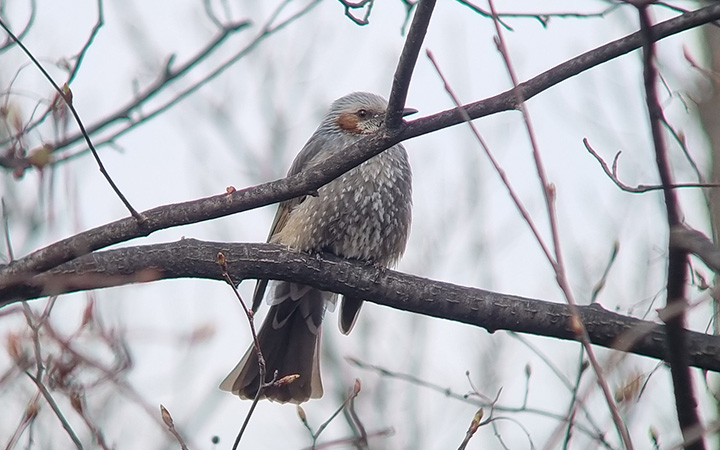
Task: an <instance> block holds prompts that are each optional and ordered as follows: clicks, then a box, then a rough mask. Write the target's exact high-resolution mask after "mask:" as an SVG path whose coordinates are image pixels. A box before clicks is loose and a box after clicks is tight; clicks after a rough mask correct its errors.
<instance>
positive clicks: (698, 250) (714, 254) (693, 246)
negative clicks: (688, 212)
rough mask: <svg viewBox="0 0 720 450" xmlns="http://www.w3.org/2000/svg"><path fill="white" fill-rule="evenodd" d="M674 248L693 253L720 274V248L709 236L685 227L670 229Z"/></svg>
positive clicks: (671, 243)
mask: <svg viewBox="0 0 720 450" xmlns="http://www.w3.org/2000/svg"><path fill="white" fill-rule="evenodd" d="M670 245H671V246H672V248H674V249H677V250H682V251H685V252H687V253H692V254H694V255H696V256H697V257H698V258H700V259H701V260H702V261H703V262H704V263H705V264H707V266H708V267H710V268H711V269H712V270H713V271H714V272H715V273H720V248H719V247H718V246H717V245H715V243H714V242H713V241H712V240H710V238H708V237H707V236H705V235H704V234H703V233H701V232H700V231H697V230H693V229H691V228H688V227H686V226H684V225H681V226H676V227H673V228H671V229H670Z"/></svg>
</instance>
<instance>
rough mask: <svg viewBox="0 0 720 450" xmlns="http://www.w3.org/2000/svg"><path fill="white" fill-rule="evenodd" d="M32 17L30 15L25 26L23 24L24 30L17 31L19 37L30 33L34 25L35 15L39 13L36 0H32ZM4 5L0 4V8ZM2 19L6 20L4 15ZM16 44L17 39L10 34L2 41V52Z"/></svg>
mask: <svg viewBox="0 0 720 450" xmlns="http://www.w3.org/2000/svg"><path fill="white" fill-rule="evenodd" d="M29 3H30V17H28V20H27V22H25V26H23V28H22V30H20V32H18V33H15V34H16V35H17V37H18V38H19V39H23V38H24V37H25V35H27V34H28V32H29V31H30V29H31V28H32V26H33V23H34V22H35V15H36V13H37V3H36V0H30V2H29ZM2 9H4V8H2V6H0V10H2ZM0 20H5V19H4V18H3V17H0ZM14 45H15V41H14V40H13V39H12V38H10V37H9V36H8V37H7V38H5V40H4V41H3V42H2V43H0V53H3V52H4V51H5V50H7V49H9V48H12V47H13V46H14Z"/></svg>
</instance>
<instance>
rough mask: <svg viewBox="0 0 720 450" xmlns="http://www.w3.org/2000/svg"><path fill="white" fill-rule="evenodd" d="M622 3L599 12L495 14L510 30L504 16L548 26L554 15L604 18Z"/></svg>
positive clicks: (481, 11)
mask: <svg viewBox="0 0 720 450" xmlns="http://www.w3.org/2000/svg"><path fill="white" fill-rule="evenodd" d="M457 2H458V3H460V4H461V5H465V6H467V7H468V8H470V10H472V11H473V12H476V13H477V14H479V15H481V16H482V17H485V18H487V19H491V18H493V14H492V13H491V12H490V11H487V10H485V9H483V8H481V7H479V6H477V5H475V4H473V3H471V2H469V1H467V0H457ZM621 5H622V3H615V4H612V5H610V6H608V7H607V8H605V9H603V10H602V11H599V12H592V13H583V12H570V11H568V12H552V13H497V14H495V15H494V17H495V20H497V21H498V22H500V24H501V25H502V26H503V28H505V29H506V30H508V31H514V30H513V28H512V27H511V26H510V25H508V24H507V23H505V22H504V21H503V20H502V18H503V17H509V18H516V19H536V20H537V21H538V22H540V24H541V25H542V26H543V27H547V26H548V23H549V22H550V19H551V18H553V17H557V18H560V19H567V18H574V19H590V18H599V19H602V18H603V17H605V16H606V15H607V14H609V13H610V12H612V11H615V9H616V8H618V7H619V6H621Z"/></svg>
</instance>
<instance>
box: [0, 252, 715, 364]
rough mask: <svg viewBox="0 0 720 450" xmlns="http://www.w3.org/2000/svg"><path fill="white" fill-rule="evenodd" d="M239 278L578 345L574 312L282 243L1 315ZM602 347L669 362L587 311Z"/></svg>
mask: <svg viewBox="0 0 720 450" xmlns="http://www.w3.org/2000/svg"><path fill="white" fill-rule="evenodd" d="M218 252H222V253H223V254H224V255H225V258H226V261H227V267H228V273H229V274H230V275H231V276H232V278H233V280H236V281H237V280H242V279H246V278H266V279H280V280H286V281H293V282H302V283H303V284H308V285H311V286H314V287H317V288H319V289H323V290H328V291H334V292H339V293H341V294H345V295H350V296H352V297H356V298H365V299H368V300H369V301H371V302H374V303H377V304H381V305H385V306H390V307H392V308H396V309H400V310H404V311H409V312H414V313H418V314H423V315H427V316H430V317H437V318H442V319H447V320H453V321H457V322H462V323H466V324H470V325H474V326H478V327H482V328H485V329H487V330H488V331H490V332H494V331H496V330H511V331H516V332H520V333H529V334H535V335H540V336H549V337H554V338H558V339H566V340H577V333H576V330H575V329H574V328H573V327H572V321H571V320H570V318H571V314H570V311H569V309H568V306H567V305H564V304H558V303H551V302H547V301H542V300H536V299H530V298H523V297H518V296H514V295H506V294H500V293H497V292H490V291H485V290H482V289H477V288H471V287H464V286H458V285H454V284H450V283H444V282H440V281H434V280H429V279H426V278H421V277H417V276H413V275H408V274H403V273H400V272H395V271H392V270H389V269H378V268H375V267H372V266H367V265H366V264H362V263H357V262H353V261H347V260H343V259H340V258H336V257H332V256H330V255H320V256H317V257H316V256H314V255H309V254H305V253H299V252H292V251H288V250H286V249H285V248H284V247H283V246H278V245H273V244H244V243H220V242H203V241H198V240H195V239H183V240H181V241H177V242H172V243H165V244H155V245H146V246H137V247H128V248H122V249H117V250H108V251H104V252H97V253H93V254H92V255H86V256H83V257H81V258H78V259H76V260H73V261H71V262H68V263H65V264H63V265H61V266H59V267H57V268H56V269H53V270H52V271H50V272H47V273H43V274H40V275H36V276H32V277H29V276H24V277H19V278H18V279H16V280H14V281H15V283H14V285H13V286H12V287H10V288H3V289H0V307H2V306H6V305H8V304H10V303H13V302H16V301H20V300H22V299H30V298H36V297H40V296H45V295H54V294H60V293H66V292H74V291H80V290H88V289H97V288H102V287H110V286H118V285H123V284H129V283H138V282H148V281H155V280H160V279H172V278H188V277H190V278H205V279H213V280H223V276H222V269H221V268H220V266H219V265H218V263H217V254H218ZM578 311H579V314H580V317H581V319H582V321H583V323H584V324H585V326H586V328H587V332H588V336H589V338H590V341H591V342H592V343H593V344H595V345H600V346H603V347H607V348H612V349H616V350H620V351H628V352H632V353H636V354H638V355H643V356H648V357H651V358H656V359H664V358H665V357H666V332H665V326H664V325H662V324H660V323H655V322H649V321H643V320H639V319H635V318H633V317H627V316H623V315H620V314H617V313H613V312H610V311H607V310H605V309H603V308H602V307H601V306H600V305H598V304H593V305H590V306H578ZM686 334H687V337H688V358H689V360H690V364H692V365H693V366H695V367H699V368H702V369H705V370H711V371H716V372H720V337H717V336H712V335H707V334H703V333H697V332H692V331H687V332H686Z"/></svg>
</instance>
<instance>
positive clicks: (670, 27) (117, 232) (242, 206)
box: [0, 4, 720, 288]
mask: <svg viewBox="0 0 720 450" xmlns="http://www.w3.org/2000/svg"><path fill="white" fill-rule="evenodd" d="M719 19H720V4H713V5H711V6H707V7H705V8H702V9H700V10H697V11H693V12H689V13H686V14H683V15H681V16H679V17H676V18H674V19H670V20H668V21H666V22H663V23H661V24H658V25H656V26H654V27H653V38H654V39H662V38H664V37H667V36H670V35H672V34H675V33H679V32H681V31H685V30H688V29H690V28H693V27H697V26H699V25H702V24H704V23H707V22H710V21H713V20H719ZM640 45H641V39H640V34H639V33H634V34H631V35H629V36H627V37H625V38H622V39H619V40H617V41H613V42H611V43H609V44H606V45H604V46H602V47H599V48H597V49H595V50H592V51H589V52H587V53H584V54H582V55H580V56H578V57H576V58H573V59H571V60H569V61H567V62H565V63H562V64H560V65H558V66H556V67H554V68H552V69H550V70H548V71H546V72H544V73H542V74H540V75H538V76H536V77H534V78H532V79H530V80H529V81H526V82H524V83H521V84H520V86H519V87H518V88H519V89H521V92H522V97H523V98H525V99H526V100H527V99H530V98H531V97H534V96H535V95H537V94H539V93H541V92H543V91H544V90H546V89H548V88H550V87H552V86H554V85H556V84H558V83H559V82H561V81H563V80H566V79H568V78H570V77H572V76H575V75H577V74H579V73H581V72H583V71H585V70H587V69H589V68H591V67H594V66H596V65H599V64H602V63H604V62H607V61H609V60H611V59H613V58H616V57H618V56H621V55H623V54H625V53H628V52H630V51H632V50H635V49H637V48H639V46H640ZM515 99H516V96H515V94H514V93H513V92H512V90H510V91H507V92H505V93H502V94H500V95H497V96H495V97H491V98H489V99H486V100H483V101H480V102H475V103H472V104H469V105H466V106H464V107H463V108H464V109H465V110H466V111H467V113H468V115H469V116H470V117H471V118H472V119H477V118H480V117H484V116H487V115H490V114H494V113H497V112H500V111H506V110H510V109H514V108H515V107H516V100H515ZM462 122H463V117H462V115H461V114H460V112H459V109H457V108H456V109H452V110H448V111H444V112H441V113H438V114H435V115H432V116H429V117H424V118H421V119H417V120H414V121H412V122H409V123H404V122H402V123H401V124H400V129H399V130H397V131H398V132H396V133H392V134H389V133H378V134H377V135H374V136H369V137H368V138H367V139H364V140H362V141H360V142H359V143H357V144H355V145H353V146H351V147H349V148H347V149H345V151H343V152H338V154H336V155H335V156H333V157H331V158H329V159H328V160H327V161H326V162H325V163H324V164H321V165H318V166H316V167H314V168H313V169H312V170H308V171H304V172H302V173H300V174H298V175H295V176H293V177H290V178H284V179H281V180H277V181H273V182H270V183H265V184H262V185H259V186H255V187H251V188H248V189H243V190H240V191H237V192H233V193H231V194H223V195H218V196H213V197H209V198H205V199H200V200H193V201H189V202H184V203H178V204H173V205H165V206H160V207H157V208H154V209H151V210H148V211H144V212H142V213H141V214H142V215H143V216H144V217H145V218H146V219H147V220H146V222H144V223H143V224H138V223H137V222H136V221H135V220H134V219H132V218H125V219H120V220H118V221H115V222H112V223H110V224H107V225H103V226H100V227H97V228H94V229H92V230H88V231H85V232H83V233H80V234H77V235H75V236H72V237H70V238H67V239H64V240H61V241H59V242H57V243H54V244H52V245H50V246H48V247H45V248H43V249H40V250H38V251H36V252H34V253H32V254H30V255H28V256H26V257H25V258H21V259H18V260H17V261H15V262H13V263H12V264H11V265H9V266H7V267H5V268H4V269H3V270H1V271H0V288H3V287H7V285H8V283H9V282H10V280H11V279H12V278H13V277H15V276H17V275H19V274H21V273H24V272H30V273H32V272H43V271H45V270H48V269H50V268H52V267H55V266H57V265H59V264H61V263H63V262H66V261H69V260H71V259H73V258H76V257H78V256H81V255H84V254H87V253H90V252H92V251H95V250H98V249H101V248H104V247H107V246H110V245H113V244H117V243H119V242H124V241H128V240H130V239H134V238H137V237H142V236H147V235H149V234H150V233H152V232H154V231H157V230H160V229H165V228H170V227H175V226H180V225H187V224H191V223H196V222H201V221H205V220H211V219H215V218H218V217H223V216H227V215H230V214H234V213H238V212H241V211H246V210H249V209H253V208H258V207H260V206H265V205H269V204H272V203H276V202H280V201H283V200H288V199H290V198H294V197H297V196H300V195H304V194H307V193H308V192H313V191H315V190H316V189H318V188H319V187H321V186H322V185H324V184H326V183H328V182H330V181H331V180H333V179H335V178H337V177H338V176H340V175H341V174H343V173H345V172H347V171H348V170H350V169H351V168H353V167H355V166H357V165H359V164H361V163H362V162H364V161H366V160H367V159H369V158H371V157H373V156H375V155H377V154H378V153H380V152H381V151H383V150H385V149H387V148H389V147H391V146H393V145H395V144H397V143H398V142H401V141H404V140H406V139H409V138H412V137H416V136H420V135H423V134H427V133H431V132H433V131H437V130H440V129H443V128H447V127H450V126H453V125H457V124H459V123H462Z"/></svg>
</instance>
